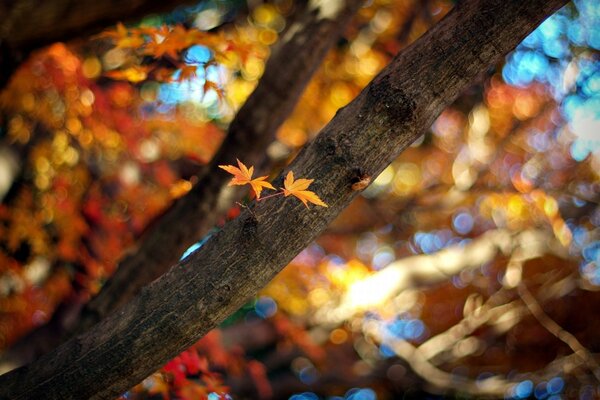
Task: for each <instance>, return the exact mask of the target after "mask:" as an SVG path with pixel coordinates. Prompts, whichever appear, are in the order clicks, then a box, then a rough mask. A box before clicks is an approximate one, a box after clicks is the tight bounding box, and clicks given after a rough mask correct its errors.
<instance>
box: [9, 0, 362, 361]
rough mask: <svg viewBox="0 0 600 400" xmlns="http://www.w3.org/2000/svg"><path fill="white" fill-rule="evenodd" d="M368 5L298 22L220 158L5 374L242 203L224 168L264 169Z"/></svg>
mask: <svg viewBox="0 0 600 400" xmlns="http://www.w3.org/2000/svg"><path fill="white" fill-rule="evenodd" d="M362 3H363V0H343V1H341V2H340V3H339V5H340V7H341V8H340V9H339V12H338V13H337V14H336V15H335V16H333V17H331V18H322V16H321V15H320V13H319V8H318V6H314V5H313V4H312V3H309V4H308V5H307V7H306V8H305V9H301V10H299V11H298V13H297V14H296V15H295V16H293V17H292V21H291V23H290V25H291V26H290V27H289V28H288V30H287V32H288V33H287V34H284V36H283V38H282V39H281V40H280V42H279V43H278V44H277V45H276V46H275V48H274V49H273V52H272V55H271V57H270V58H269V61H268V62H267V65H266V67H265V72H264V74H263V77H262V78H261V80H260V81H259V83H258V86H257V87H256V89H255V90H254V92H253V93H252V94H251V95H250V97H249V98H248V100H247V101H246V103H245V104H244V105H243V106H242V108H241V109H240V110H239V111H238V113H237V114H236V116H235V118H234V119H233V121H232V122H231V124H230V126H229V129H228V132H227V136H226V138H225V140H224V142H223V144H222V145H221V148H220V150H219V152H218V153H217V154H216V155H215V157H214V158H213V160H212V161H211V163H210V164H209V165H208V166H206V167H204V168H203V169H202V170H201V171H200V172H199V174H198V180H197V182H196V184H195V186H194V188H193V189H192V190H191V191H190V192H189V193H188V194H186V195H185V196H184V197H182V198H180V199H179V200H177V201H176V202H175V204H173V205H172V206H171V208H169V209H168V210H167V211H166V212H165V213H164V214H163V215H162V216H161V217H159V218H158V219H156V220H155V221H154V222H153V223H152V224H151V225H150V227H149V228H148V229H147V230H146V232H145V234H144V235H143V236H142V238H140V240H139V243H140V245H139V248H137V249H136V250H135V251H133V252H130V253H129V254H128V255H126V256H125V257H124V259H123V260H122V261H121V262H120V263H119V265H118V267H117V270H116V272H115V274H114V275H113V276H112V277H111V279H110V280H109V281H108V282H107V283H106V284H105V285H104V287H103V288H102V290H101V291H100V293H99V294H98V295H97V296H96V297H95V298H93V299H92V300H91V301H90V302H89V303H88V304H87V305H86V306H85V308H84V309H83V310H82V311H81V314H80V317H79V318H74V317H73V315H74V314H75V315H77V314H78V313H79V308H80V306H79V307H78V306H77V305H75V306H71V307H68V309H67V312H66V314H67V315H69V318H68V319H66V320H65V319H64V318H61V315H57V316H56V318H54V317H53V319H52V320H51V321H50V322H49V323H48V325H47V327H42V328H39V329H38V330H36V331H35V332H33V333H31V334H30V335H28V336H27V337H26V338H24V339H23V340H21V341H20V342H19V343H17V344H16V345H15V346H13V348H11V349H10V350H8V351H7V352H6V354H4V355H3V356H2V357H1V358H0V369H1V368H2V367H4V368H11V369H12V368H15V367H17V366H20V365H23V364H25V363H27V362H30V361H32V360H33V359H35V358H37V357H39V356H40V355H41V354H43V353H45V352H47V351H48V350H50V349H52V348H54V347H56V346H57V345H58V344H59V343H60V341H61V337H62V339H65V337H64V336H65V332H64V331H66V332H67V333H66V336H68V335H69V334H70V332H72V331H74V332H81V331H83V330H85V329H87V328H89V327H91V326H92V325H94V324H95V323H97V322H98V321H100V320H101V319H102V318H103V317H105V316H106V315H107V314H108V313H109V312H110V311H112V310H114V309H115V308H117V307H119V306H121V305H123V304H126V303H127V302H128V301H129V300H131V298H132V297H133V296H135V295H136V294H137V293H138V292H139V291H140V289H141V288H142V287H144V286H145V285H147V284H148V283H150V282H151V281H153V280H154V279H156V278H158V277H159V276H161V275H162V274H164V273H165V272H166V271H167V270H168V269H169V267H170V266H172V265H173V264H175V263H177V261H178V260H179V257H181V255H182V254H183V252H184V251H185V250H186V249H187V248H188V247H190V246H191V245H192V244H193V243H195V242H196V241H198V240H199V239H200V238H201V237H203V236H204V235H205V234H206V233H207V232H208V231H209V230H210V229H211V228H212V227H213V226H214V224H215V221H216V220H217V218H218V217H219V216H221V215H223V214H224V213H225V212H226V211H227V210H228V209H229V208H230V207H231V206H232V205H233V203H234V201H235V200H239V198H240V197H241V196H240V191H237V192H233V191H232V190H231V188H228V187H227V183H228V182H229V180H230V175H228V174H227V173H225V172H224V171H223V170H221V169H220V168H218V165H221V164H235V160H236V157H242V155H243V161H244V162H245V163H247V164H254V165H258V164H261V163H262V160H263V158H264V157H265V154H266V148H267V146H268V145H269V144H270V143H271V142H272V141H273V140H274V139H275V134H276V133H277V130H278V129H279V127H280V126H281V124H282V123H283V122H284V121H285V119H286V118H287V117H288V116H289V114H290V113H291V112H292V110H293V108H294V106H295V104H296V103H297V101H298V99H299V97H300V95H301V94H302V92H303V90H304V88H305V87H306V84H307V83H308V81H309V80H310V78H311V76H312V75H313V74H314V72H315V70H316V69H317V68H318V66H319V65H320V64H321V62H322V60H323V58H324V57H325V55H326V53H327V51H328V50H329V49H330V48H331V47H332V46H333V45H334V44H335V43H336V42H337V40H338V39H339V37H340V35H341V34H342V33H343V31H344V29H345V27H346V26H347V25H348V23H349V22H350V20H351V18H352V16H353V15H354V14H355V13H356V11H357V10H358V8H359V7H360V5H361V4H362ZM242 149H243V150H242ZM182 221H185V223H182ZM73 308H77V310H75V311H73ZM65 321H67V322H71V323H73V322H76V323H77V326H72V325H71V326H69V325H67V323H66V322H65ZM32 346H35V349H34V350H33V351H32Z"/></svg>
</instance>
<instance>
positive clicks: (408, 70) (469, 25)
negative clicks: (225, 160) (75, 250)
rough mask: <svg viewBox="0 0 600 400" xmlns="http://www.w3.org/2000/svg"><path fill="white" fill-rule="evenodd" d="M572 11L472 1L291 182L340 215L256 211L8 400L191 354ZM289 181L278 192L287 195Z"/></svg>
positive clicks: (85, 392)
mask: <svg viewBox="0 0 600 400" xmlns="http://www.w3.org/2000/svg"><path fill="white" fill-rule="evenodd" d="M565 3H566V0H529V1H520V0H464V1H461V2H460V3H459V4H458V6H457V7H456V8H455V9H454V10H452V11H451V12H450V13H449V14H448V15H447V16H446V17H445V18H444V19H443V20H442V21H441V22H440V23H439V24H437V25H436V26H435V27H434V28H433V29H431V30H430V31H429V32H427V33H426V34H425V35H423V36H422V37H421V38H420V39H419V40H418V41H417V42H416V43H414V44H413V45H411V46H410V47H409V48H408V49H407V50H406V51H404V52H403V53H402V54H400V55H399V56H397V57H396V58H395V59H394V60H393V61H392V62H391V64H390V65H388V67H387V68H386V69H384V70H383V71H382V72H381V73H380V74H379V75H378V76H377V77H376V78H375V79H374V80H373V81H372V82H371V83H370V84H369V86H367V87H366V88H365V89H364V90H363V91H362V92H361V94H360V95H359V96H358V97H357V98H356V99H355V100H354V101H353V102H351V103H350V104H349V105H348V106H346V107H344V108H343V109H341V110H340V111H339V112H338V113H337V114H336V116H335V117H334V119H333V120H332V121H331V122H330V123H329V124H328V125H327V126H326V127H325V128H324V129H323V130H322V131H321V133H320V134H319V136H318V137H317V138H316V139H315V140H314V141H313V142H312V143H311V144H310V145H308V146H307V147H305V148H304V149H303V150H302V151H301V152H300V154H299V155H298V157H296V159H295V160H294V162H293V163H292V164H291V165H290V166H289V167H288V168H286V170H285V171H284V172H283V174H285V173H287V171H288V170H292V171H294V174H295V176H296V177H298V178H299V177H305V178H314V179H315V182H314V183H313V185H312V187H311V189H313V190H314V191H315V192H316V193H317V194H318V195H319V196H320V197H321V198H322V199H323V200H324V201H325V202H326V203H328V204H329V207H328V208H323V207H317V208H312V209H310V210H307V209H306V208H305V207H304V205H302V204H301V203H300V202H299V201H297V200H296V199H294V198H282V197H278V198H272V199H269V200H267V201H263V202H260V203H254V204H252V205H251V206H250V209H248V210H246V211H245V212H243V213H242V214H241V215H240V216H239V217H238V218H237V219H235V220H234V221H231V222H230V223H228V224H227V225H226V226H225V227H224V228H223V229H222V230H221V231H219V232H218V233H216V234H215V235H213V236H212V237H211V238H210V240H208V241H207V242H206V243H205V244H204V246H202V247H201V248H200V249H199V250H198V251H196V252H195V253H193V254H192V255H190V256H189V257H187V258H186V259H184V260H183V261H181V262H180V263H178V264H177V265H175V266H174V267H173V268H172V269H171V270H170V271H169V272H168V273H167V274H165V275H163V276H162V277H161V278H160V279H158V280H156V281H154V282H153V283H151V284H150V285H148V286H147V287H145V288H144V289H143V290H142V291H141V293H140V294H139V295H138V296H137V297H136V298H134V299H133V300H132V301H131V302H130V303H128V304H127V305H126V306H124V307H122V308H120V309H119V310H118V311H116V312H115V313H113V314H111V315H110V316H109V317H107V318H106V319H104V320H103V321H102V322H101V323H100V324H98V325H96V326H95V327H94V328H93V329H92V330H91V331H89V332H87V333H85V334H83V335H80V336H77V337H75V338H73V339H71V340H70V341H68V342H67V343H65V344H64V345H62V346H60V347H59V348H57V349H56V350H55V351H53V352H52V353H49V354H47V355H46V356H44V357H42V358H41V359H40V360H38V361H36V362H34V363H32V364H30V365H28V366H25V367H23V368H20V369H18V370H15V371H13V372H10V373H8V374H6V375H3V376H2V377H0V398H10V399H38V398H47V399H54V398H61V399H82V398H93V399H110V398H114V397H116V396H117V395H119V394H121V393H123V392H124V391H125V390H127V389H128V388H130V387H131V386H133V385H134V384H136V383H138V382H139V381H140V380H142V379H143V378H145V377H146V376H148V375H149V374H150V373H151V372H153V371H155V370H156V369H157V368H158V367H160V366H161V365H162V364H164V363H165V362H166V361H167V360H169V359H170V358H172V357H173V356H175V355H177V354H178V353H180V352H181V351H182V350H184V349H186V348H187V347H189V346H191V345H192V344H193V343H195V342H196V341H197V340H198V339H199V338H200V337H201V336H202V335H204V334H205V333H206V332H208V331H209V330H210V329H212V328H214V327H215V326H216V325H217V324H218V323H219V322H221V321H222V320H223V319H225V318H226V317H227V316H228V315H230V314H231V313H232V312H234V311H236V310H237V309H238V308H239V307H240V306H241V305H242V304H244V302H245V301H247V300H248V298H250V297H251V296H254V295H255V294H256V293H257V291H258V290H259V289H260V288H262V287H263V286H264V285H265V284H267V283H268V282H269V280H271V279H272V278H273V276H274V275H275V274H277V273H278V272H279V271H280V270H281V269H282V268H283V267H284V266H285V265H286V264H287V263H288V262H289V261H290V260H291V259H292V258H293V257H294V256H295V255H296V254H298V253H299V252H300V251H301V250H302V249H303V248H305V247H306V246H307V245H308V244H309V243H310V242H311V241H312V240H313V239H314V238H315V237H316V236H317V235H318V234H319V233H320V232H321V231H322V230H323V229H324V228H325V227H326V226H327V225H328V224H329V223H330V222H331V221H332V220H333V219H334V218H335V217H336V216H337V215H338V214H339V213H340V212H341V211H342V209H343V208H344V207H346V206H347V205H348V204H349V203H350V201H351V200H352V199H353V198H354V197H355V196H356V195H357V194H358V192H357V191H353V190H352V183H353V180H354V179H355V178H356V177H357V176H358V175H361V174H367V175H369V176H372V177H374V176H376V175H377V174H378V173H380V172H381V171H382V170H383V169H384V168H385V167H386V166H387V165H388V164H389V163H390V162H391V161H392V160H393V159H394V158H396V157H397V156H398V154H399V153H400V152H401V151H402V150H403V149H404V148H406V147H407V146H408V145H409V144H410V143H411V142H413V141H414V140H415V139H417V138H418V137H419V136H420V135H422V134H423V133H424V132H425V130H426V129H428V128H429V126H430V125H431V123H432V122H433V121H434V119H435V118H436V117H437V115H438V114H439V113H440V112H441V111H442V110H443V108H444V107H445V106H446V105H448V104H449V103H451V102H452V101H453V100H454V99H455V98H456V96H457V95H458V94H459V93H460V92H461V91H462V90H464V89H465V88H466V87H467V86H468V84H469V82H471V81H472V80H473V79H475V78H476V77H477V75H479V74H480V73H481V72H483V71H484V70H485V69H486V68H487V67H488V66H489V65H490V64H492V63H495V62H497V61H498V60H499V59H500V58H501V57H502V56H503V55H504V54H506V53H507V52H508V51H510V50H511V49H512V48H514V47H515V46H516V45H517V44H518V43H519V42H520V41H521V40H522V39H523V38H524V37H525V36H526V35H527V34H528V33H529V32H531V31H532V30H533V29H534V28H535V27H536V26H537V25H538V24H539V23H540V22H541V21H542V20H543V19H544V18H546V17H547V16H548V15H550V14H551V13H552V12H554V11H556V10H557V9H558V8H559V7H560V6H561V5H563V4H565ZM240 151H242V150H241V149H240ZM283 174H282V175H281V176H279V177H278V178H277V179H276V180H275V182H274V185H275V186H281V185H282V181H283ZM180 223H181V224H186V223H188V220H182V221H180ZM157 245H160V244H157Z"/></svg>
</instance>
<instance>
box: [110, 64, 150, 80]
mask: <svg viewBox="0 0 600 400" xmlns="http://www.w3.org/2000/svg"><path fill="white" fill-rule="evenodd" d="M149 70H150V67H148V66H141V65H134V66H131V67H129V68H126V69H122V70H114V71H108V72H106V73H104V75H105V76H107V77H109V78H112V79H116V80H120V81H129V82H132V83H138V82H141V81H143V80H145V79H146V78H147V77H148V71H149Z"/></svg>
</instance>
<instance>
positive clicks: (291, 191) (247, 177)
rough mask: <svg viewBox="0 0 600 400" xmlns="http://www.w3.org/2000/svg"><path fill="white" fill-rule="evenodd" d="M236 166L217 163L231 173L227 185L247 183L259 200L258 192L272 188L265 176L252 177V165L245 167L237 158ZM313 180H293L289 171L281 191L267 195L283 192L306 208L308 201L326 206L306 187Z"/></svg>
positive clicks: (292, 174) (292, 175)
mask: <svg viewBox="0 0 600 400" xmlns="http://www.w3.org/2000/svg"><path fill="white" fill-rule="evenodd" d="M237 163H238V167H235V166H233V165H219V168H221V169H224V170H225V171H227V172H229V173H230V174H231V175H233V179H232V180H231V182H229V186H233V185H246V184H249V185H250V186H251V187H252V191H253V192H254V194H255V195H256V199H257V200H259V201H260V193H261V192H262V190H263V189H264V188H268V189H273V190H275V188H274V187H273V185H271V184H270V183H269V182H266V181H265V179H266V178H267V176H266V175H265V176H261V177H258V178H254V179H252V174H253V173H254V167H250V168H248V167H246V165H244V163H242V162H241V161H240V160H237ZM313 182H314V179H303V178H300V179H297V180H294V173H293V172H292V171H289V172H288V174H287V176H286V177H285V181H284V182H283V185H284V187H283V188H281V190H282V191H281V192H277V193H275V194H272V195H269V196H267V197H271V196H276V195H280V194H283V195H284V196H285V197H288V196H294V197H296V198H297V199H299V200H300V201H301V202H302V203H304V205H305V206H306V208H308V203H313V204H316V205H318V206H322V207H327V204H325V202H324V201H323V200H321V199H320V198H319V196H317V194H316V193H315V192H312V191H310V190H306V189H308V186H310V184H311V183H313Z"/></svg>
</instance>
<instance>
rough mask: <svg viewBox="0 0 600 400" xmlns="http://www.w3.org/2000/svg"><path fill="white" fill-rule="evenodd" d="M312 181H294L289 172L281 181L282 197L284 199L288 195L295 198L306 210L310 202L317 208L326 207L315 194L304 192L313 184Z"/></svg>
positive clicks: (291, 173)
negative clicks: (282, 186)
mask: <svg viewBox="0 0 600 400" xmlns="http://www.w3.org/2000/svg"><path fill="white" fill-rule="evenodd" d="M313 181H314V179H298V180H294V173H293V172H292V171H290V172H288V174H287V175H286V177H285V180H284V181H283V185H284V188H282V189H283V195H284V196H285V197H287V196H290V195H291V196H295V197H297V198H298V199H300V201H301V202H302V203H304V205H305V206H306V208H308V202H311V203H313V204H316V205H318V206H323V207H327V204H325V202H323V200H321V199H320V198H319V196H317V194H316V193H315V192H311V191H310V190H306V189H308V186H310V184H311V183H313Z"/></svg>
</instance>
